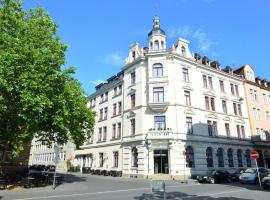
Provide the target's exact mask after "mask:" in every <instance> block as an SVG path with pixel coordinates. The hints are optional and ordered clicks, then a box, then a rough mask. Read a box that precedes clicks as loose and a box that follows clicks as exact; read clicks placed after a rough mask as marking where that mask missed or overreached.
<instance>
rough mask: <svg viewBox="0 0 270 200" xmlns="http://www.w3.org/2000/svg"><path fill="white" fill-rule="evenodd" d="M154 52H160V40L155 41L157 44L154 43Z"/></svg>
mask: <svg viewBox="0 0 270 200" xmlns="http://www.w3.org/2000/svg"><path fill="white" fill-rule="evenodd" d="M154 50H155V51H157V50H159V42H158V40H155V42H154Z"/></svg>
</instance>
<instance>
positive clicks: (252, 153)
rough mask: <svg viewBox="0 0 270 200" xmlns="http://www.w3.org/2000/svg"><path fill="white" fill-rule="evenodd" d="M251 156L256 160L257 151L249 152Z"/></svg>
mask: <svg viewBox="0 0 270 200" xmlns="http://www.w3.org/2000/svg"><path fill="white" fill-rule="evenodd" d="M250 155H251V158H253V159H255V160H257V159H258V158H259V153H258V152H257V151H251V152H250Z"/></svg>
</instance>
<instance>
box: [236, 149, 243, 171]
mask: <svg viewBox="0 0 270 200" xmlns="http://www.w3.org/2000/svg"><path fill="white" fill-rule="evenodd" d="M237 160H238V167H243V159H242V150H241V149H238V150H237Z"/></svg>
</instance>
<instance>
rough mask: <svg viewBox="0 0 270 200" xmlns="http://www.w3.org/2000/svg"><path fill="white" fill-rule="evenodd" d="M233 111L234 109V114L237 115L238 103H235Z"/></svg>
mask: <svg viewBox="0 0 270 200" xmlns="http://www.w3.org/2000/svg"><path fill="white" fill-rule="evenodd" d="M233 111H234V114H235V115H237V105H236V103H233Z"/></svg>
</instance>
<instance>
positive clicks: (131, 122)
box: [130, 119, 135, 135]
mask: <svg viewBox="0 0 270 200" xmlns="http://www.w3.org/2000/svg"><path fill="white" fill-rule="evenodd" d="M130 131H131V135H135V119H131V120H130Z"/></svg>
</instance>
